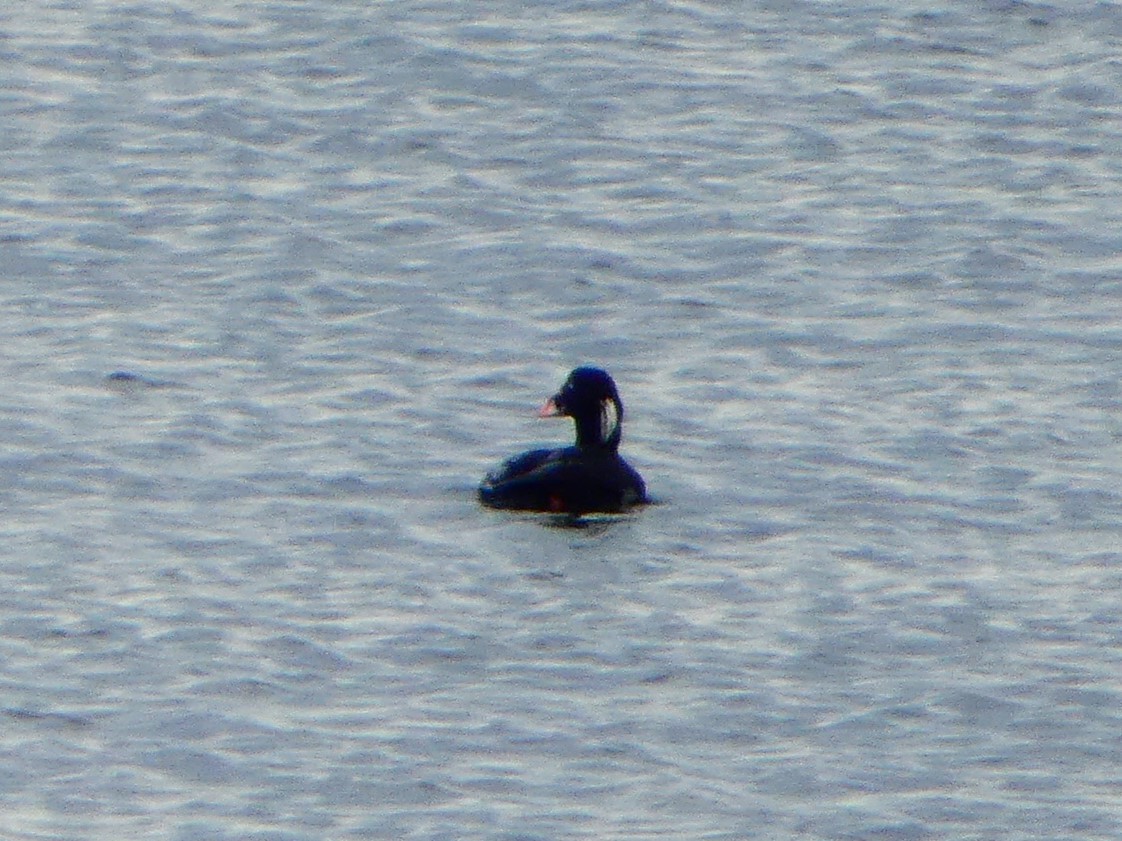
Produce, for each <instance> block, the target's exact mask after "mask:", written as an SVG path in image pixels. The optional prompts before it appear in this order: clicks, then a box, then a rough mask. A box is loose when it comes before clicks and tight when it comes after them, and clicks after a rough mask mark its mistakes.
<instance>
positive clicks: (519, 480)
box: [479, 447, 647, 514]
mask: <svg viewBox="0 0 1122 841" xmlns="http://www.w3.org/2000/svg"><path fill="white" fill-rule="evenodd" d="M479 497H480V499H481V500H482V501H483V502H484V503H485V504H487V505H490V506H493V507H495V508H512V509H519V510H526V511H554V512H566V513H571V514H584V513H588V512H592V511H605V512H618V511H622V510H624V509H626V508H628V507H630V506H632V505H640V504H643V503H645V502H646V501H647V492H646V487H645V485H644V484H643V480H642V478H641V477H640V476H639V474H638V473H637V472H636V471H635V470H634V468H632V467H631V465H629V464H628V463H627V462H626V461H624V460H623V459H622V458H620V456H619V454H618V453H616V452H612V451H606V450H605V451H589V450H586V449H582V448H580V447H565V448H563V449H558V450H548V449H544V450H530V451H529V452H526V453H523V454H522V455H520V456H516V457H515V458H512V459H510V460H509V461H507V462H506V463H504V464H503V466H502V467H501V468H499V470H497V471H495V472H494V473H492V474H490V475H488V476H487V478H486V479H485V480H484V482H483V484H482V485H481V486H480V488H479Z"/></svg>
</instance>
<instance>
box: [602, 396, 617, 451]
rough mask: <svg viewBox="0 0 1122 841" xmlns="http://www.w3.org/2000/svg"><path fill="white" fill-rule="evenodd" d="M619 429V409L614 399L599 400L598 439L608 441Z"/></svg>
mask: <svg viewBox="0 0 1122 841" xmlns="http://www.w3.org/2000/svg"><path fill="white" fill-rule="evenodd" d="M617 429H619V409H617V408H616V403H615V401H614V400H601V401H600V440H601V441H605V442H606V441H608V440H609V439H610V438H611V437H612V435H614V434H615V432H616V430H617Z"/></svg>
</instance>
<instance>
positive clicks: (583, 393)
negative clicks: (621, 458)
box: [538, 366, 623, 450]
mask: <svg viewBox="0 0 1122 841" xmlns="http://www.w3.org/2000/svg"><path fill="white" fill-rule="evenodd" d="M538 415H539V417H543V418H550V417H570V418H572V419H573V420H574V421H575V422H576V426H577V446H578V447H601V448H605V449H609V450H615V449H616V448H617V447H619V442H620V438H621V437H622V424H623V402H622V401H621V400H620V399H619V392H618V391H616V384H615V383H614V382H612V378H611V377H610V376H608V372H607V371H604V370H602V369H600V368H592V367H588V366H583V367H580V368H574V369H573V370H572V372H571V373H570V374H569V378H568V379H567V380H565V383H564V385H562V386H561V390H560V391H558V392H557V393H556V394H555V395H553V397H551V398H549V400H547V401H546V403H545V405H544V406H542V408H541V411H540V412H539V413H538Z"/></svg>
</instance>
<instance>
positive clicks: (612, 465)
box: [479, 368, 647, 514]
mask: <svg viewBox="0 0 1122 841" xmlns="http://www.w3.org/2000/svg"><path fill="white" fill-rule="evenodd" d="M540 415H541V416H542V417H554V416H560V415H564V416H568V417H571V418H573V420H574V421H575V422H576V428H577V441H576V443H575V444H574V445H573V446H571V447H561V448H558V449H539V450H530V451H528V452H525V453H522V455H519V456H515V457H514V458H511V459H508V460H507V461H506V462H504V463H503V464H502V466H500V467H499V469H498V470H495V471H493V472H492V473H490V474H488V475H487V478H486V479H484V480H483V484H482V485H480V487H479V498H480V500H481V501H482V502H483V503H484V504H485V505H490V506H492V507H494V508H511V509H517V510H522V511H552V512H555V513H562V512H564V513H569V514H587V513H591V512H601V511H603V512H619V511H624V510H626V509H628V508H630V507H631V506H633V505H642V504H643V503H645V502H647V490H646V485H645V484H644V483H643V479H642V477H641V476H640V475H639V474H638V472H636V471H635V469H634V468H633V467H631V465H629V464H628V463H627V462H626V461H624V460H623V458H622V457H621V456H620V455H619V452H618V449H619V442H620V438H621V435H622V430H621V424H622V421H623V403H622V402H621V401H620V399H619V394H618V392H617V391H616V387H615V383H614V382H612V378H611V377H610V376H608V374H607V373H606V372H604V371H602V370H600V369H599V368H577V369H575V370H574V371H573V372H572V373H571V374H570V375H569V378H568V379H567V380H566V381H565V384H564V385H563V386H562V388H561V390H560V391H559V392H558V393H557V394H556V395H554V397H553V398H552V399H550V400H549V401H548V402H547V403H546V404H545V406H544V407H543V408H542V410H541V412H540Z"/></svg>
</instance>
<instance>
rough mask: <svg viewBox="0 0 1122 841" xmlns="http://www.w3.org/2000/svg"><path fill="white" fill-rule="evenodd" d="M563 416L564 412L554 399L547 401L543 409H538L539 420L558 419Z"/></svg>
mask: <svg viewBox="0 0 1122 841" xmlns="http://www.w3.org/2000/svg"><path fill="white" fill-rule="evenodd" d="M563 414H564V412H562V411H561V408H560V407H559V406H558V405H557V403H556V402H555V401H554V399H553V398H552V397H551V398H550V399H549V400H546V401H545V403H544V404H542V407H541V408H540V409H538V417H539V418H556V417H560V416H561V415H563Z"/></svg>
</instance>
